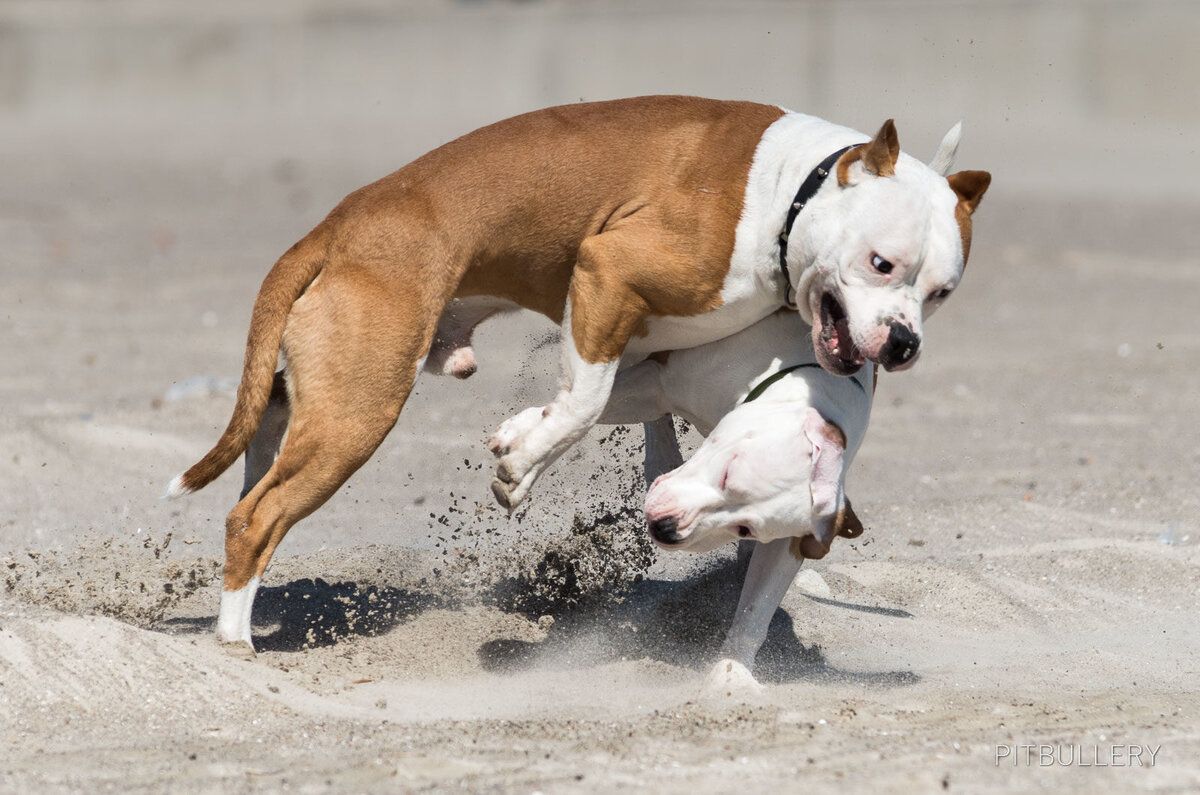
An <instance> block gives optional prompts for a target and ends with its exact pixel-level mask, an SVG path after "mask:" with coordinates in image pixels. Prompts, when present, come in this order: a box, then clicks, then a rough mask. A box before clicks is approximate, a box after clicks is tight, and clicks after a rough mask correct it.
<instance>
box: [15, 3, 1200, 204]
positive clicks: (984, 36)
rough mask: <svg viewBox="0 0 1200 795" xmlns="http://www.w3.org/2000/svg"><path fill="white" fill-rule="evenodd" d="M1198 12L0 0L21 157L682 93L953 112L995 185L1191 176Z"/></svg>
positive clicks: (941, 116)
mask: <svg viewBox="0 0 1200 795" xmlns="http://www.w3.org/2000/svg"><path fill="white" fill-rule="evenodd" d="M1198 34H1200V3H1195V2H1188V1H1185V0H1179V1H1178V2H1171V1H1169V0H1144V1H1143V2H1124V1H1120V2H1118V1H1117V0H1092V1H1088V0H1063V1H1062V2H1033V1H1032V0H1026V1H1025V2H1018V1H1016V0H1000V1H998V2H983V1H982V0H976V1H975V2H950V1H948V0H926V1H925V2H915V1H912V0H897V1H895V2H864V1H861V0H860V1H857V2H853V1H852V2H821V1H815V0H810V1H809V2H784V1H783V0H773V1H768V0H747V1H746V2H695V3H687V2H680V1H678V0H676V1H675V2H641V3H638V2H616V1H615V0H612V1H605V2H601V1H600V0H596V1H595V2H585V1H582V0H580V1H578V2H570V1H569V0H557V1H555V0H540V1H539V0H528V1H527V2H486V1H485V0H477V1H476V2H449V1H448V0H447V1H446V2H433V1H432V0H429V1H427V2H405V3H394V4H388V3H383V2H367V0H354V1H353V2H332V1H330V2H316V0H309V1H308V2H287V3H285V2H277V1H275V0H268V1H267V2H262V1H261V0H260V1H259V2H247V3H221V2H217V3H203V4H201V3H183V2H179V3H174V2H145V1H136V0H107V1H106V2H95V1H92V2H79V1H74V2H55V1H54V0H21V1H20V2H16V1H14V0H0V132H6V133H8V134H9V135H10V136H12V138H11V139H10V140H11V141H16V142H18V145H19V146H28V147H30V148H31V149H32V150H35V151H31V152H30V154H33V155H35V156H36V155H43V156H45V155H50V154H52V149H53V148H54V147H70V146H85V145H91V144H90V142H97V141H99V142H109V143H111V142H114V141H123V142H125V143H126V145H129V146H131V147H132V148H133V150H134V151H136V152H143V153H153V152H161V151H163V150H164V149H167V148H171V147H175V148H178V149H182V150H187V149H196V150H197V151H211V150H212V149H213V148H220V149H222V150H228V149H230V148H238V147H241V146H245V147H247V148H248V149H254V148H256V147H262V148H266V149H277V150H278V149H283V150H290V151H292V152H294V153H296V154H297V155H298V156H304V157H314V156H320V155H321V153H324V154H325V155H328V156H330V157H335V156H338V155H339V153H343V154H344V153H346V151H347V150H350V151H351V152H360V153H366V152H371V153H378V154H379V155H380V156H383V155H384V154H385V153H387V154H391V155H392V159H393V163H392V164H393V165H399V164H400V163H402V162H404V160H406V159H408V158H410V157H412V156H413V155H415V154H418V153H419V152H421V151H424V150H426V149H428V148H430V147H432V146H433V145H436V144H437V143H439V142H440V141H442V140H445V139H447V138H449V137H452V136H454V135H456V134H459V133H461V132H464V131H466V130H469V129H471V128H473V127H476V126H479V125H480V124H484V123H486V122H489V121H493V120H495V119H498V118H502V117H504V116H508V115H511V114H513V113H517V112H521V111H524V110H529V109H532V108H536V107H540V106H545V105H550V104H557V103H563V102H573V101H577V100H580V99H601V98H608V97H616V96H622V95H632V94H642V93H657V92H672V93H695V94H703V95H708V96H719V97H736V98H750V99H760V100H764V101H769V102H775V103H779V104H783V105H786V106H788V107H792V108H795V109H799V110H805V111H809V112H813V113H817V114H818V115H823V116H827V117H829V118H832V119H835V120H837V121H839V122H843V123H847V124H850V125H852V126H857V127H859V128H860V129H863V130H867V131H873V130H874V128H875V127H877V126H878V124H879V123H880V122H881V121H883V119H885V118H887V117H889V116H892V117H895V118H896V120H897V124H898V126H899V129H900V133H901V142H902V144H903V145H904V146H905V148H906V149H907V150H909V151H910V152H912V153H913V154H916V155H918V156H920V155H923V154H928V153H931V152H932V150H933V148H934V146H935V145H936V143H937V140H938V138H939V136H940V135H941V133H942V132H944V130H945V129H946V128H947V127H948V126H949V125H950V124H952V123H953V122H954V121H956V120H958V119H960V118H963V119H965V120H966V122H967V136H966V142H965V144H964V147H963V150H962V158H961V161H960V162H961V163H962V165H964V166H970V167H982V168H989V169H991V170H993V171H994V172H996V176H997V178H998V180H997V188H998V189H999V190H1003V191H1009V190H1012V191H1025V190H1037V191H1042V192H1043V193H1051V194H1059V193H1061V194H1067V195H1073V194H1089V193H1093V192H1097V191H1106V190H1112V189H1113V186H1114V185H1118V186H1120V189H1121V190H1124V191H1127V192H1130V193H1132V194H1134V195H1136V196H1145V197H1147V198H1149V197H1156V196H1157V197H1162V196H1167V197H1175V198H1196V197H1198V196H1200V187H1197V186H1198V185H1200V180H1198V179H1197V177H1198V176H1200V173H1198V172H1200V167H1198V166H1197V165H1196V146H1197V142H1198V140H1200V135H1198V133H1197V129H1200V125H1198V122H1200V102H1198V101H1197V99H1200V91H1198V90H1197V88H1196V83H1195V80H1196V77H1197V75H1200V48H1198V47H1196V46H1195V42H1196V40H1197V38H1198ZM260 133H265V134H260ZM105 145H108V144H105ZM11 148H12V145H10V146H8V147H3V150H4V151H11ZM39 149H40V150H41V151H40V152H39V151H36V150H39Z"/></svg>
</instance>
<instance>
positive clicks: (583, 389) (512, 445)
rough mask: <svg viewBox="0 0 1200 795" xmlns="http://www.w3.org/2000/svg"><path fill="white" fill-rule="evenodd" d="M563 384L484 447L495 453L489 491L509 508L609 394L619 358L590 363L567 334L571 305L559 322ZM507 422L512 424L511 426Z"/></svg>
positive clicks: (598, 410)
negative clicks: (540, 406) (544, 402)
mask: <svg viewBox="0 0 1200 795" xmlns="http://www.w3.org/2000/svg"><path fill="white" fill-rule="evenodd" d="M562 340H563V341H562V348H561V350H562V384H561V388H560V389H559V392H558V395H557V396H556V397H555V398H554V400H553V401H551V402H550V403H549V404H548V405H547V406H546V407H545V408H544V409H542V410H541V411H540V413H538V414H533V413H531V412H530V410H529V409H526V410H525V411H524V412H522V413H521V414H519V415H517V417H514V418H513V419H512V420H509V421H506V422H505V423H504V424H503V425H501V427H500V429H499V430H497V432H496V434H493V436H492V438H491V440H490V441H489V442H488V448H489V449H490V450H492V452H494V453H496V454H497V455H499V456H500V463H499V464H498V466H497V468H496V478H495V479H494V480H493V481H492V492H493V493H494V494H495V495H496V497H497V499H499V500H500V502H501V503H502V504H504V505H506V506H507V507H508V508H509V510H510V511H511V510H512V509H513V508H515V507H516V506H517V505H518V504H519V503H520V502H521V501H522V500H523V499H525V495H526V494H528V493H529V489H530V487H531V486H532V485H533V482H534V481H535V480H536V479H537V477H538V476H539V475H540V474H541V473H542V471H543V470H545V468H546V467H547V466H549V465H550V464H551V463H553V462H554V461H555V460H556V459H557V458H558V457H559V456H560V455H562V454H563V453H564V452H565V451H566V450H567V448H569V447H570V446H571V445H572V444H574V443H575V442H577V441H578V440H579V439H580V438H582V437H583V435H584V434H586V433H587V432H588V430H589V429H590V428H591V427H592V426H593V425H595V424H596V420H597V419H599V418H600V415H601V413H602V412H603V411H604V406H605V404H606V403H607V402H608V396H609V394H610V393H611V392H612V385H613V379H614V378H616V375H617V367H618V362H616V361H611V362H599V363H590V362H587V361H584V359H583V357H582V356H580V355H579V352H578V351H576V349H575V345H574V343H573V341H572V338H571V304H570V302H569V301H568V302H567V308H566V312H565V313H564V317H563V324H562ZM510 423H511V424H510Z"/></svg>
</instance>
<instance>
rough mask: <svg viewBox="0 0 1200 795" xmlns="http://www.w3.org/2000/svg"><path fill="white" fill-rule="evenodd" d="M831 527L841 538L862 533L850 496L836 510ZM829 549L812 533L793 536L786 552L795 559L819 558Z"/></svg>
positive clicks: (853, 536)
mask: <svg viewBox="0 0 1200 795" xmlns="http://www.w3.org/2000/svg"><path fill="white" fill-rule="evenodd" d="M833 529H834V532H835V533H836V534H837V535H839V536H841V537H842V538H858V537H859V536H860V535H862V534H863V524H862V522H861V521H859V518H858V514H856V513H855V512H854V508H853V507H852V506H851V505H850V498H848V497H847V498H846V502H845V505H843V506H842V507H841V509H840V510H838V513H837V517H836V518H835V519H834V520H833ZM829 549H830V548H829V547H827V546H825V545H824V544H822V543H821V540H820V539H818V538H817V537H816V536H814V535H805V536H799V537H796V538H793V539H792V541H791V543H790V544H788V553H789V554H790V555H791V556H792V557H793V558H795V559H796V560H820V559H821V558H823V557H825V556H826V555H827V554H829Z"/></svg>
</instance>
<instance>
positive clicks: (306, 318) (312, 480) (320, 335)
mask: <svg viewBox="0 0 1200 795" xmlns="http://www.w3.org/2000/svg"><path fill="white" fill-rule="evenodd" d="M382 301H392V302H393V303H394V301H395V294H394V292H392V291H389V290H385V289H384V288H383V287H382V286H381V285H378V284H376V283H375V282H374V281H373V280H372V279H371V278H370V277H369V276H368V275H364V274H363V273H361V272H360V273H358V274H354V278H352V279H350V278H348V277H345V276H343V277H342V278H341V279H339V277H337V276H335V275H331V274H324V275H323V276H322V278H321V279H320V280H318V281H317V282H315V283H314V284H313V286H312V287H310V288H309V290H308V291H307V292H306V293H305V294H304V296H302V297H301V298H300V299H298V300H297V301H296V303H295V305H294V307H293V310H292V315H291V317H290V318H289V321H288V327H287V333H286V334H285V337H284V352H285V355H286V358H287V362H288V379H289V381H290V386H291V388H290V396H291V417H290V421H289V423H288V429H287V434H286V438H285V439H284V441H283V447H282V449H281V450H280V451H279V456H278V457H277V458H276V459H275V461H274V463H273V464H272V465H271V466H270V468H269V469H268V470H267V472H266V474H265V475H263V477H262V478H261V479H260V480H259V481H258V482H257V483H256V484H255V485H254V486H253V487H252V488H251V489H250V491H249V492H248V493H247V494H246V496H245V497H243V498H242V500H241V501H240V502H238V504H237V505H236V506H235V507H234V509H233V510H232V511H231V512H230V514H229V517H228V519H227V520H226V528H225V572H224V582H223V591H222V594H221V607H220V613H219V615H218V619H217V635H218V638H219V639H220V640H221V641H223V642H225V643H228V644H233V645H234V646H236V647H240V648H243V649H250V650H252V649H253V643H252V641H251V635H250V616H251V610H252V608H253V604H254V595H255V592H256V591H257V589H258V585H259V582H260V581H261V579H262V576H263V573H264V572H265V571H266V568H267V564H268V563H269V562H270V560H271V556H272V555H273V553H274V552H275V549H276V548H277V547H278V545H279V543H280V542H281V541H282V540H283V537H284V536H285V535H286V534H287V532H288V530H289V529H290V528H291V527H292V526H293V525H294V524H296V522H298V521H300V520H301V519H303V518H304V517H306V516H308V515H309V514H310V513H312V512H313V511H315V510H316V509H317V508H319V507H320V506H321V505H322V504H323V503H324V502H325V501H326V500H328V499H329V497H331V496H332V495H333V494H334V492H336V491H337V489H338V488H339V487H340V486H341V485H342V484H343V483H345V481H346V480H347V478H349V477H350V476H351V475H352V474H353V473H354V472H355V471H356V470H357V469H358V468H359V467H360V466H362V464H363V463H365V462H366V461H367V459H368V458H370V456H371V454H372V453H374V451H375V449H376V448H377V447H378V446H379V444H380V442H382V441H383V439H384V437H385V436H386V435H387V433H388V431H390V430H391V428H392V426H393V425H394V424H395V422H396V418H397V417H398V416H399V414H400V409H401V408H402V407H403V405H404V402H405V400H407V398H408V395H409V392H410V391H411V389H412V386H413V382H414V380H415V378H416V376H417V367H418V362H419V360H420V358H421V357H422V356H423V355H424V354H425V352H426V351H427V350H428V348H429V345H430V344H431V342H432V338H433V332H434V327H435V325H436V314H433V313H422V312H420V311H419V307H420V306H421V304H420V303H419V302H418V301H415V300H414V301H412V302H411V306H404V307H395V308H394V309H395V311H393V312H391V313H390V314H388V313H383V312H379V311H378V309H379V307H380V305H381V303H380V302H382ZM426 315H428V316H426ZM368 318H369V319H370V321H371V322H364V319H368Z"/></svg>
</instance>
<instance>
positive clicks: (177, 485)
mask: <svg viewBox="0 0 1200 795" xmlns="http://www.w3.org/2000/svg"><path fill="white" fill-rule="evenodd" d="M193 491H195V489H191V488H189V487H187V486H185V485H183V473H180V474H178V475H176V476H175V477H174V479H172V480H171V484H170V485H169V486H167V493H166V494H164V495H163V499H164V500H173V499H176V498H177V497H183V496H186V495H188V494H191V493H192V492H193Z"/></svg>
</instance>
